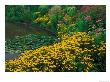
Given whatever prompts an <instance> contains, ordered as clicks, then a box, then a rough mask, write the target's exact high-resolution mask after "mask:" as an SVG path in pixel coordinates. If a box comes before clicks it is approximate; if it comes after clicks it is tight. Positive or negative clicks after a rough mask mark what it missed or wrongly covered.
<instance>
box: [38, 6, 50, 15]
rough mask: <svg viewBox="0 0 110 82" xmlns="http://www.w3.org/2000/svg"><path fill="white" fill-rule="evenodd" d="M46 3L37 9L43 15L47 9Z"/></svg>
mask: <svg viewBox="0 0 110 82" xmlns="http://www.w3.org/2000/svg"><path fill="white" fill-rule="evenodd" d="M48 8H49V6H48V5H40V6H39V8H38V11H40V13H41V15H44V14H45V13H46V12H47V11H48Z"/></svg>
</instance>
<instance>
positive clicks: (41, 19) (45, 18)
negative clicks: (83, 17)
mask: <svg viewBox="0 0 110 82" xmlns="http://www.w3.org/2000/svg"><path fill="white" fill-rule="evenodd" d="M47 21H49V17H48V16H46V15H44V16H43V17H38V18H37V19H36V20H34V22H47Z"/></svg>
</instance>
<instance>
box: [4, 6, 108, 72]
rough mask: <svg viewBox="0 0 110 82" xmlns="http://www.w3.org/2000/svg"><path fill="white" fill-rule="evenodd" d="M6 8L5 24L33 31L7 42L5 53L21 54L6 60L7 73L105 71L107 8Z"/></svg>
mask: <svg viewBox="0 0 110 82" xmlns="http://www.w3.org/2000/svg"><path fill="white" fill-rule="evenodd" d="M5 9H6V14H5V16H6V23H13V24H16V23H17V24H18V23H19V24H20V25H21V24H22V25H23V26H25V28H26V29H34V32H33V33H30V34H24V35H21V36H14V35H12V36H13V38H10V39H6V43H5V52H6V53H9V55H19V56H17V57H14V58H13V59H10V58H7V59H6V60H5V71H6V72H105V71H106V6H105V5H62V6H60V5H32V6H31V5H25V6H24V5H19V6H17V5H14V6H13V5H10V6H9V5H6V7H5ZM23 26H22V28H23ZM6 28H10V29H11V27H6ZM18 29H21V27H19V28H18ZM6 35H7V36H8V34H6ZM5 56H6V57H7V54H6V55H5Z"/></svg>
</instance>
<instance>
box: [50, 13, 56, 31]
mask: <svg viewBox="0 0 110 82" xmlns="http://www.w3.org/2000/svg"><path fill="white" fill-rule="evenodd" d="M50 21H51V31H52V32H54V33H56V32H57V22H58V16H57V14H53V15H51V16H50Z"/></svg>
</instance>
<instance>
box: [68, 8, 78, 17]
mask: <svg viewBox="0 0 110 82" xmlns="http://www.w3.org/2000/svg"><path fill="white" fill-rule="evenodd" d="M76 12H77V9H76V7H68V8H67V14H68V15H69V16H74V15H75V14H76Z"/></svg>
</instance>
